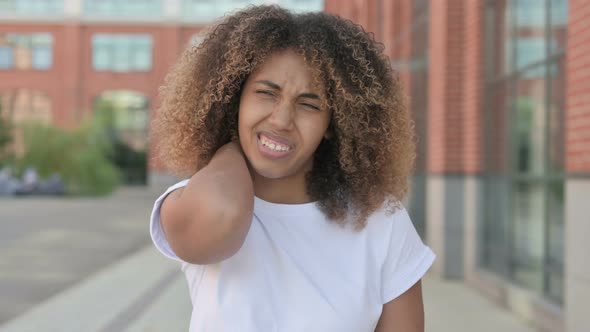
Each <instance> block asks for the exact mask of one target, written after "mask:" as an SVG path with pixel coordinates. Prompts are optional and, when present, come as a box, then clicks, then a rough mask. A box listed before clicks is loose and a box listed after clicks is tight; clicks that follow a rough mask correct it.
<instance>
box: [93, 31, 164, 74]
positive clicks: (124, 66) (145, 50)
mask: <svg viewBox="0 0 590 332" xmlns="http://www.w3.org/2000/svg"><path fill="white" fill-rule="evenodd" d="M152 53H153V38H152V36H151V35H148V34H103V33H99V34H95V35H94V36H92V67H93V69H94V70H96V71H114V72H134V71H140V72H141V71H150V70H151V69H152Z"/></svg>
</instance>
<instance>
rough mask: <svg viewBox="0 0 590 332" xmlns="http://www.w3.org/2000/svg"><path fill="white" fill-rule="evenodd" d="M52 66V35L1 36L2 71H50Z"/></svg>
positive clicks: (0, 63) (22, 34)
mask: <svg viewBox="0 0 590 332" xmlns="http://www.w3.org/2000/svg"><path fill="white" fill-rule="evenodd" d="M52 65H53V36H52V35H51V34H49V33H5V34H0V70H15V69H16V70H48V69H50V68H51V66H52Z"/></svg>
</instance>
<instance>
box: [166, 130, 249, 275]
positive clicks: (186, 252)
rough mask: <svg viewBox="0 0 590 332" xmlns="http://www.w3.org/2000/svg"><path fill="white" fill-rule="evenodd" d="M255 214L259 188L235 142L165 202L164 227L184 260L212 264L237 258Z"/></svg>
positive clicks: (172, 244) (174, 248) (219, 151)
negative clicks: (256, 187)
mask: <svg viewBox="0 0 590 332" xmlns="http://www.w3.org/2000/svg"><path fill="white" fill-rule="evenodd" d="M253 209H254V187H253V184H252V178H251V176H250V172H249V170H248V167H247V165H246V160H245V158H244V155H243V153H242V152H241V150H240V147H239V144H238V143H236V142H232V143H228V144H226V145H224V146H223V147H221V148H220V149H219V150H218V151H217V152H216V153H215V155H214V156H213V158H212V159H211V162H210V163H209V164H208V165H207V166H205V167H204V168H202V169H201V170H200V171H198V172H197V173H195V175H193V176H192V177H191V179H190V181H189V183H188V184H187V186H186V187H184V188H180V189H178V190H175V191H174V192H172V193H170V194H169V195H168V196H167V197H166V198H165V200H164V202H163V203H162V208H161V210H160V222H161V223H162V228H163V229H164V232H165V233H166V238H167V240H168V242H169V243H170V246H171V247H172V249H173V250H174V252H175V253H176V255H178V257H180V258H181V259H182V260H184V261H186V262H189V263H193V264H211V263H216V262H219V261H221V260H224V259H226V258H228V257H230V256H232V255H233V254H235V253H236V252H237V251H238V250H239V249H240V247H241V246H242V244H243V243H244V239H245V238H246V234H247V233H248V229H249V228H250V223H251V221H252V213H253Z"/></svg>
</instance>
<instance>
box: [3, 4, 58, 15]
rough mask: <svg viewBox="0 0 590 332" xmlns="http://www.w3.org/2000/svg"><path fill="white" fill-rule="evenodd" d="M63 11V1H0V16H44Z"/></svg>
mask: <svg viewBox="0 0 590 332" xmlns="http://www.w3.org/2000/svg"><path fill="white" fill-rule="evenodd" d="M63 11H64V5H63V0H0V14H12V15H44V16H45V15H49V14H60V13H63Z"/></svg>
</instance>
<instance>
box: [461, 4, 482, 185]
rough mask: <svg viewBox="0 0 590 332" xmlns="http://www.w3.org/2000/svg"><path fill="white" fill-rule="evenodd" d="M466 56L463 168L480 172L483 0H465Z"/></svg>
mask: <svg viewBox="0 0 590 332" xmlns="http://www.w3.org/2000/svg"><path fill="white" fill-rule="evenodd" d="M464 4H465V15H464V17H465V58H464V72H463V91H464V102H463V123H462V125H463V132H462V138H461V140H462V141H463V149H462V150H463V151H462V152H463V154H462V156H463V171H464V172H465V173H468V174H474V173H478V172H480V171H481V166H482V165H481V160H482V152H483V151H482V148H483V146H482V142H483V132H484V131H483V130H482V115H483V106H484V105H483V79H484V72H483V47H484V36H483V23H484V22H483V6H484V1H483V0H466V1H465V2H464Z"/></svg>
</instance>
